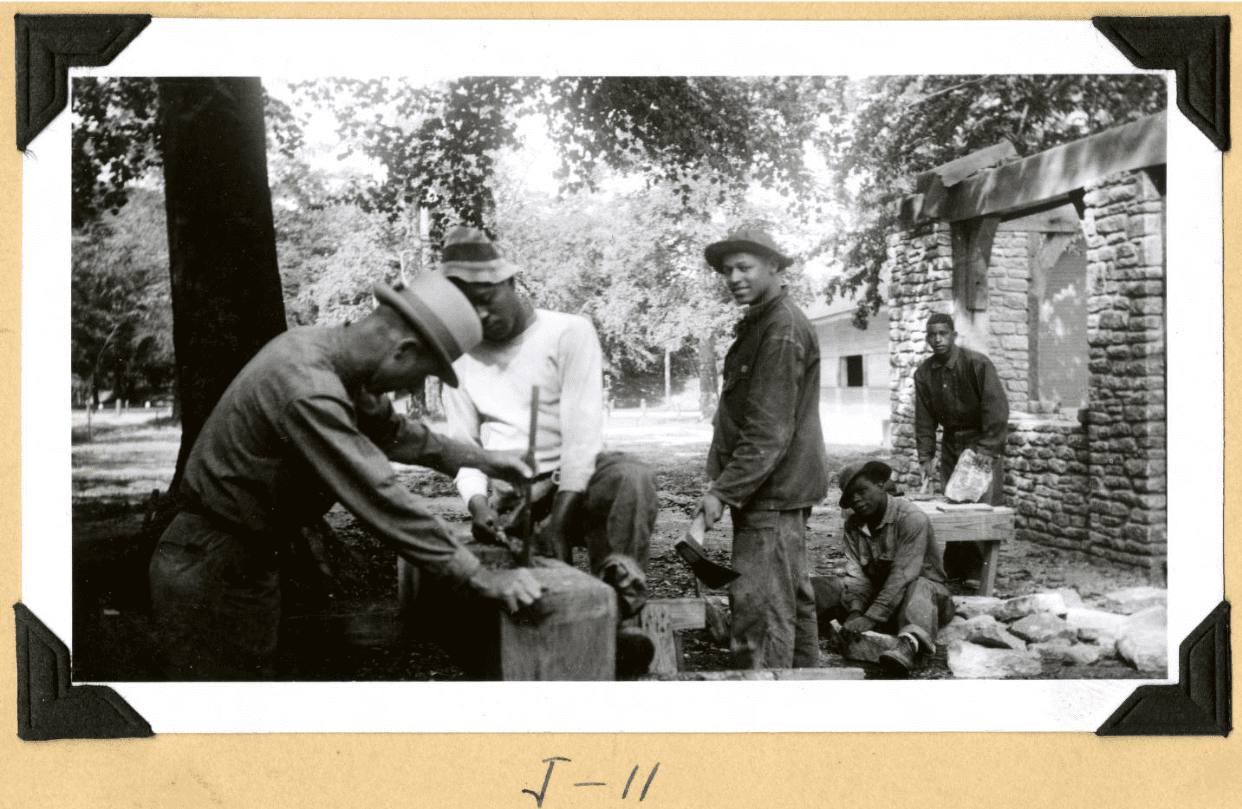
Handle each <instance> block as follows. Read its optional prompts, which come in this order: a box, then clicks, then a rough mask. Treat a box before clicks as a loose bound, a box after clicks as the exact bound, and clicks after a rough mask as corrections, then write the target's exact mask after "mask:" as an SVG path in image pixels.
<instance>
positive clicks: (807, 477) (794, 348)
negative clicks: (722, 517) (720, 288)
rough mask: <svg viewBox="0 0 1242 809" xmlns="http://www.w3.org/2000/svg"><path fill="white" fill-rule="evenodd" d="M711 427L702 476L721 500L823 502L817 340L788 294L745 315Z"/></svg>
mask: <svg viewBox="0 0 1242 809" xmlns="http://www.w3.org/2000/svg"><path fill="white" fill-rule="evenodd" d="M713 423H714V426H715V432H714V434H713V435H712V446H711V450H710V451H709V452H708V455H707V475H708V477H710V478H711V479H712V481H713V483H712V486H711V492H712V493H713V494H715V495H716V496H717V497H719V498H720V499H721V500H722V501H723V502H725V503H728V504H729V505H730V506H733V507H734V508H739V509H752V510H760V509H761V510H774V511H788V510H791V509H797V508H806V507H808V506H812V505H815V504H816V503H818V502H820V501H821V500H823V499H824V496H825V495H826V494H827V492H828V474H827V470H826V468H825V453H824V436H823V431H822V430H821V429H820V424H819V340H818V339H817V338H816V336H815V329H814V328H813V327H812V326H811V323H810V321H808V320H807V319H806V315H804V314H802V310H801V309H799V308H798V307H797V305H796V304H795V303H794V302H793V301H792V300H790V298H789V296H788V295H787V294H786V293H784V292H782V293H781V294H780V296H779V297H777V298H776V299H774V300H771V301H769V302H767V303H764V304H760V305H758V306H752V307H751V308H750V309H748V310H747V311H746V314H745V315H743V317H742V320H741V322H740V323H739V324H738V330H737V339H735V340H734V341H733V345H732V346H731V347H730V348H729V353H728V355H726V356H725V363H724V388H723V390H722V392H721V394H720V406H719V407H718V408H717V410H716V418H715V420H714V422H713Z"/></svg>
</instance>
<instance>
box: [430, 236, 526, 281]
mask: <svg viewBox="0 0 1242 809" xmlns="http://www.w3.org/2000/svg"><path fill="white" fill-rule="evenodd" d="M440 270H441V271H442V272H443V273H444V274H445V275H447V276H448V277H450V278H460V279H461V280H463V281H466V282H468V283H472V284H480V283H481V284H499V283H500V282H501V281H504V280H506V279H508V278H511V277H512V276H513V274H514V273H516V272H517V271H518V266H517V265H516V264H514V263H513V262H512V261H509V260H508V259H507V258H505V257H504V256H502V255H501V254H500V250H498V249H497V248H496V245H495V244H494V243H493V242H492V240H491V239H489V238H487V234H486V233H484V232H483V231H481V230H479V229H478V228H468V227H455V228H453V229H452V230H450V231H449V232H448V233H446V234H445V236H444V247H443V248H442V249H441V251H440Z"/></svg>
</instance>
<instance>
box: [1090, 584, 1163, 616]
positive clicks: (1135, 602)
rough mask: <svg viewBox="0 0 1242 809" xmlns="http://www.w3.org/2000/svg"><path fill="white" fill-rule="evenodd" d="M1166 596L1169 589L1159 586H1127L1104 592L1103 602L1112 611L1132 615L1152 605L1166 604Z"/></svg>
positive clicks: (1161, 605)
mask: <svg viewBox="0 0 1242 809" xmlns="http://www.w3.org/2000/svg"><path fill="white" fill-rule="evenodd" d="M1168 596H1169V591H1168V590H1165V589H1163V588H1160V587H1147V586H1143V587H1127V588H1125V589H1124V590H1115V591H1113V592H1111V593H1108V594H1106V595H1105V596H1104V604H1105V606H1107V607H1108V608H1109V609H1110V610H1112V611H1114V612H1118V613H1121V614H1122V615H1133V614H1134V613H1137V612H1141V611H1143V610H1147V609H1150V608H1152V607H1164V606H1166V605H1167V604H1168Z"/></svg>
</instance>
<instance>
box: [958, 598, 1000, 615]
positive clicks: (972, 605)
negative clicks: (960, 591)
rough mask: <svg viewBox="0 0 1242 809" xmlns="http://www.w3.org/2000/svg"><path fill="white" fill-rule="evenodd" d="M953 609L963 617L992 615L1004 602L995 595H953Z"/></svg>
mask: <svg viewBox="0 0 1242 809" xmlns="http://www.w3.org/2000/svg"><path fill="white" fill-rule="evenodd" d="M952 598H953V610H954V612H956V613H957V614H958V615H960V616H962V618H963V619H968V618H974V617H975V616H976V615H991V614H992V611H993V610H995V609H996V608H997V607H999V606H1000V605H1001V603H1002V601H1001V599H999V598H995V597H993V596H953V597H952Z"/></svg>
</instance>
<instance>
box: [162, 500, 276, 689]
mask: <svg viewBox="0 0 1242 809" xmlns="http://www.w3.org/2000/svg"><path fill="white" fill-rule="evenodd" d="M148 576H149V579H150V586H151V607H152V611H153V615H154V618H155V636H156V646H157V655H158V663H159V665H160V668H161V669H162V670H163V671H164V673H165V675H167V677H168V678H169V679H170V680H261V679H270V678H272V677H274V676H275V656H276V639H277V630H278V627H279V624H280V572H279V566H278V557H277V551H276V543H275V541H274V538H272V537H268V536H266V535H263V534H241V535H239V534H236V533H232V532H230V531H227V530H224V529H222V528H221V527H220V526H218V525H213V524H212V523H211V522H210V521H208V520H207V519H206V518H205V517H202V516H199V515H197V514H190V513H187V512H182V513H180V514H178V515H177V516H176V517H175V518H174V519H173V521H172V523H171V524H170V525H169V526H168V528H167V530H165V531H164V535H163V536H162V537H160V541H159V544H158V545H156V547H155V553H154V555H153V556H152V557H151V564H150V566H149V568H148Z"/></svg>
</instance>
